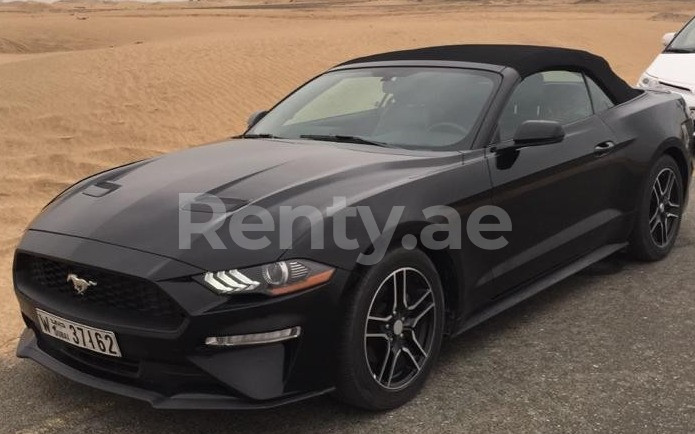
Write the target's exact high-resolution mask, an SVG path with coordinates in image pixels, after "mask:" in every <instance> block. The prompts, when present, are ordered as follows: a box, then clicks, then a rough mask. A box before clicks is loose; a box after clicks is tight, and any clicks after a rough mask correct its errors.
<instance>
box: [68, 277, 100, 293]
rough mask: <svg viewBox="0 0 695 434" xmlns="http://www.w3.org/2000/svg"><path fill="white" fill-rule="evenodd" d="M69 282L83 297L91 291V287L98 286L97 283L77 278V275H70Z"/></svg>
mask: <svg viewBox="0 0 695 434" xmlns="http://www.w3.org/2000/svg"><path fill="white" fill-rule="evenodd" d="M67 282H72V286H73V287H74V288H75V291H77V293H78V294H79V295H82V294H84V293H85V291H87V290H88V289H89V287H90V286H97V283H96V282H93V281H91V280H85V279H82V278H80V277H78V276H77V274H73V273H70V274H68V280H67Z"/></svg>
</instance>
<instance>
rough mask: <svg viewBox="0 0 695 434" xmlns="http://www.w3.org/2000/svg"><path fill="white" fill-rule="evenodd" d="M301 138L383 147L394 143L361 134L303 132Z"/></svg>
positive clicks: (388, 146) (390, 146) (389, 146)
mask: <svg viewBox="0 0 695 434" xmlns="http://www.w3.org/2000/svg"><path fill="white" fill-rule="evenodd" d="M299 137H300V138H301V139H309V140H323V141H326V142H340V143H357V144H359V145H372V146H380V147H382V148H392V147H393V145H390V144H388V143H383V142H377V141H376V140H371V139H366V138H364V137H360V136H344V135H340V134H338V135H330V134H326V135H322V134H302V135H301V136H299Z"/></svg>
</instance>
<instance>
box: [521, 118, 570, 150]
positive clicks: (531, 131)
mask: <svg viewBox="0 0 695 434" xmlns="http://www.w3.org/2000/svg"><path fill="white" fill-rule="evenodd" d="M564 138H565V129H564V128H562V125H560V123H559V122H555V121H526V122H524V123H523V124H521V125H519V128H517V130H516V133H514V145H515V147H523V146H538V145H549V144H551V143H559V142H561V141H562V139H564Z"/></svg>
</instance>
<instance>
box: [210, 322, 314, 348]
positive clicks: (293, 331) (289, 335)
mask: <svg viewBox="0 0 695 434" xmlns="http://www.w3.org/2000/svg"><path fill="white" fill-rule="evenodd" d="M301 332H302V328H301V327H291V328H288V329H284V330H278V331H274V332H266V333H253V334H249V335H236V336H214V337H210V338H205V345H211V346H216V347H235V346H240V345H258V344H272V343H274V342H282V341H286V340H289V339H294V338H296V337H299V335H300V334H301Z"/></svg>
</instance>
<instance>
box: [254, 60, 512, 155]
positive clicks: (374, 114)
mask: <svg viewBox="0 0 695 434" xmlns="http://www.w3.org/2000/svg"><path fill="white" fill-rule="evenodd" d="M499 80H500V76H499V75H497V74H495V73H492V72H487V71H478V70H469V69H455V68H423V67H419V68H415V67H396V68H369V69H353V70H343V71H334V72H329V73H326V74H324V75H321V76H319V77H317V78H316V79H314V80H312V81H311V82H309V83H308V84H306V85H305V86H303V87H302V88H300V89H299V90H298V91H296V92H295V93H293V94H292V95H290V96H289V97H288V98H286V99H285V100H284V101H282V102H281V103H280V104H278V105H277V106H276V107H275V108H274V109H273V110H271V111H270V112H269V113H268V114H267V115H266V116H265V117H264V118H263V119H261V120H260V121H259V122H258V123H257V124H256V125H255V126H254V127H253V128H252V129H251V130H249V132H248V134H249V135H257V134H258V135H271V136H275V137H283V138H292V139H302V138H306V139H315V140H329V141H331V140H332V141H345V142H352V143H362V144H366V145H369V144H372V145H379V146H392V147H399V148H411V149H427V150H450V149H452V148H453V149H460V148H464V147H466V146H467V145H470V142H471V141H472V140H473V136H474V134H475V131H474V130H475V127H476V125H477V122H478V120H479V119H480V117H481V114H482V113H483V111H484V108H485V107H486V106H487V104H488V102H489V101H490V99H491V96H492V95H493V92H494V90H495V89H496V88H497V84H498V82H499Z"/></svg>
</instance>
